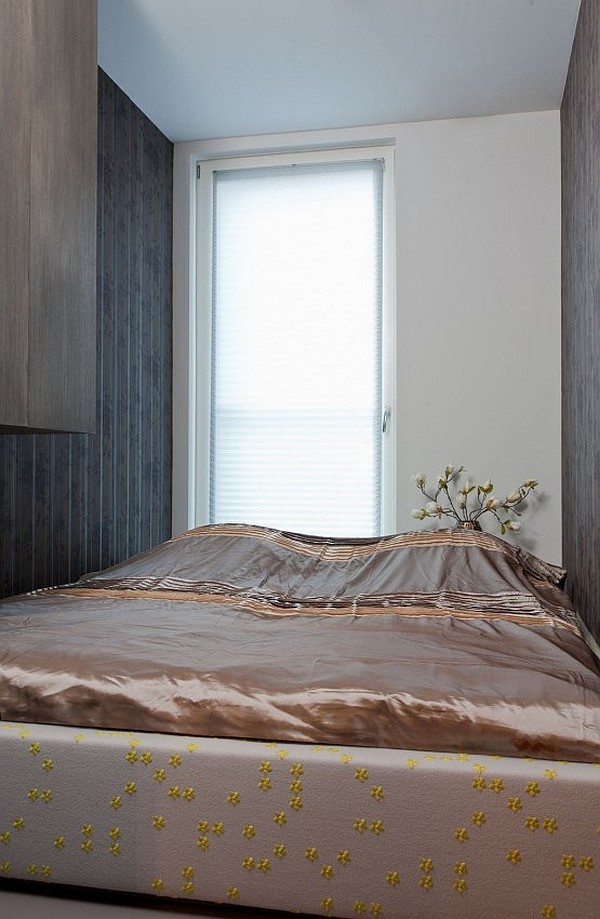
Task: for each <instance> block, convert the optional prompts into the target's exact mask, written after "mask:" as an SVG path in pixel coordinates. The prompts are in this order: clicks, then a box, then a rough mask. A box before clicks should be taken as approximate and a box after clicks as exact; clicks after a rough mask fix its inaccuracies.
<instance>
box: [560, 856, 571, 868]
mask: <svg viewBox="0 0 600 919" xmlns="http://www.w3.org/2000/svg"><path fill="white" fill-rule="evenodd" d="M560 863H561V865H562V866H563V868H573V867H574V866H575V856H574V855H563V857H562V858H561V860H560Z"/></svg>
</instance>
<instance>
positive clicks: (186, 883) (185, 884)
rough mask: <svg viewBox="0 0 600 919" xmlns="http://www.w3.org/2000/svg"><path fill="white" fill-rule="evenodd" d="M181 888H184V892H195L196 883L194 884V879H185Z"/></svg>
mask: <svg viewBox="0 0 600 919" xmlns="http://www.w3.org/2000/svg"><path fill="white" fill-rule="evenodd" d="M181 890H182V892H183V893H190V894H191V893H193V892H194V885H193V883H192V881H183V883H182V885H181Z"/></svg>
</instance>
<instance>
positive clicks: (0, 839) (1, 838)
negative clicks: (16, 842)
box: [0, 830, 10, 846]
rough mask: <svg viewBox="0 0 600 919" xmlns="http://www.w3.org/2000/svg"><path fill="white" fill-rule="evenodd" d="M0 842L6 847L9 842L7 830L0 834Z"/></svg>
mask: <svg viewBox="0 0 600 919" xmlns="http://www.w3.org/2000/svg"><path fill="white" fill-rule="evenodd" d="M0 842H3V843H4V845H5V846H7V845H8V844H9V842H10V833H9V832H8V830H5V831H4V833H0Z"/></svg>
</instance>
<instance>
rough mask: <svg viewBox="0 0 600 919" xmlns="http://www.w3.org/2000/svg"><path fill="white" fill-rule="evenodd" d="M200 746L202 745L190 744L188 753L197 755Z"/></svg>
mask: <svg viewBox="0 0 600 919" xmlns="http://www.w3.org/2000/svg"><path fill="white" fill-rule="evenodd" d="M199 746H200V744H198V743H189V744H188V745H187V747H186V748H185V749H186V750H187V751H188V753H195V752H196V750H197V749H198V747H199Z"/></svg>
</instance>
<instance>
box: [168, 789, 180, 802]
mask: <svg viewBox="0 0 600 919" xmlns="http://www.w3.org/2000/svg"><path fill="white" fill-rule="evenodd" d="M167 794H168V796H169V797H170V798H171V800H172V801H176V800H177V798H180V797H181V791H180V788H179V785H171V787H170V788H169V790H168V792H167Z"/></svg>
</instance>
